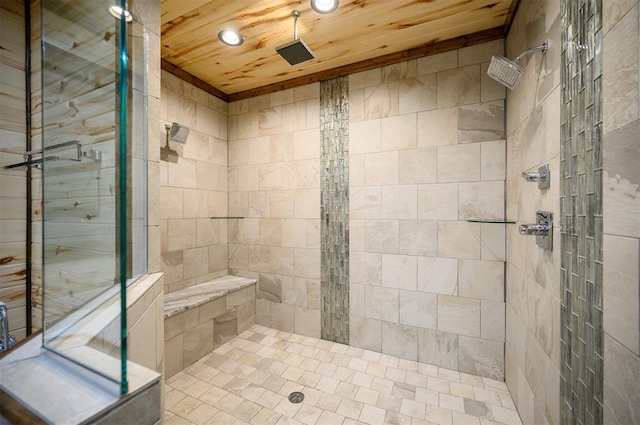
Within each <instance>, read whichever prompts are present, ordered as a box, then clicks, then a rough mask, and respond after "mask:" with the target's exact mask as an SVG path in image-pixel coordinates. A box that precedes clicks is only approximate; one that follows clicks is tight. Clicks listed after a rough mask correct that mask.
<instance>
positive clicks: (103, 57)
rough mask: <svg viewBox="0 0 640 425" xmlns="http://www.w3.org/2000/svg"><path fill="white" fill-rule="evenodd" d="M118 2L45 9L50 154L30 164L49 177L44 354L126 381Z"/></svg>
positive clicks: (80, 0)
mask: <svg viewBox="0 0 640 425" xmlns="http://www.w3.org/2000/svg"><path fill="white" fill-rule="evenodd" d="M113 4H114V2H105V1H96V0H75V1H55V2H50V1H43V2H42V3H41V5H42V117H43V118H42V120H43V123H42V127H43V131H42V134H43V137H42V144H43V148H42V150H41V152H34V153H33V155H32V159H34V158H36V155H39V158H41V159H42V173H43V205H42V214H43V257H44V260H43V267H44V270H43V272H44V276H43V278H44V282H45V284H44V299H43V329H44V346H45V347H46V348H48V349H51V350H54V351H56V352H57V353H59V354H61V355H63V356H65V357H67V358H69V359H71V360H72V361H74V362H77V363H80V364H83V365H85V366H88V367H90V368H91V369H93V370H95V371H97V372H99V373H101V374H102V375H104V376H107V377H109V378H111V379H113V380H115V381H117V382H120V380H121V379H124V376H122V371H121V362H120V360H119V357H120V355H121V343H122V342H121V341H122V336H123V335H124V334H123V332H122V330H121V328H120V307H121V305H120V304H121V300H120V299H119V297H120V260H121V258H120V255H119V253H120V250H119V248H118V247H119V237H118V235H119V234H121V233H120V232H121V231H122V232H123V233H122V234H123V235H127V234H128V231H127V228H126V216H125V217H122V218H123V220H120V218H121V217H120V216H121V213H120V212H119V209H120V199H121V198H120V197H119V183H118V182H119V177H120V174H119V173H120V170H119V163H120V161H126V156H124V157H123V156H121V154H120V152H119V149H120V141H119V138H120V137H121V136H124V134H123V132H122V131H121V126H120V123H121V122H122V116H121V115H120V113H119V108H120V99H121V98H120V95H119V93H118V89H119V70H120V69H121V68H120V66H121V64H120V61H121V59H122V57H121V54H120V51H119V47H118V46H119V40H120V35H119V33H120V32H119V26H120V20H119V19H117V18H115V17H114V16H113V15H112V14H110V12H109V7H110V6H111V5H113ZM125 71H127V70H126V68H125ZM124 78H128V76H127V75H124ZM122 95H128V93H123V94H122ZM128 112H130V111H127V113H128ZM125 116H126V114H125ZM131 170H132V168H131V167H130V166H129V167H128V168H127V173H128V174H129V173H131V172H132V171H131ZM127 177H129V176H127ZM130 199H131V198H130ZM129 211H130V209H129ZM129 274H130V273H128V275H129ZM96 349H98V350H96Z"/></svg>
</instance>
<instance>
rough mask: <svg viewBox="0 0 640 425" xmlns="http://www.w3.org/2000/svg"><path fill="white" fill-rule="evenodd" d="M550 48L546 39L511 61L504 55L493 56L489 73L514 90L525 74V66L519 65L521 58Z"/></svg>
mask: <svg viewBox="0 0 640 425" xmlns="http://www.w3.org/2000/svg"><path fill="white" fill-rule="evenodd" d="M548 48H549V46H548V44H547V42H546V41H545V42H544V43H543V44H542V45H541V46H537V47H532V48H531V49H527V50H525V51H524V52H522V53H520V54H519V55H518V56H517V57H516V58H515V59H514V60H512V61H510V60H509V59H507V58H505V57H504V56H491V62H490V63H489V69H488V70H487V75H488V76H489V77H491V78H493V79H494V80H496V81H497V82H499V83H500V84H502V85H503V86H505V87H507V88H509V89H511V90H513V88H514V87H515V86H516V85H517V84H518V82H519V81H520V78H521V77H522V74H524V68H522V67H520V66H518V62H520V59H522V58H523V57H525V56H526V55H528V54H529V53H533V52H539V51H542V52H543V53H545V52H546V51H547V49H548Z"/></svg>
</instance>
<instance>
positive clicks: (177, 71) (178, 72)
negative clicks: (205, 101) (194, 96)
mask: <svg viewBox="0 0 640 425" xmlns="http://www.w3.org/2000/svg"><path fill="white" fill-rule="evenodd" d="M160 67H161V68H162V69H163V70H165V71H167V72H168V73H169V74H173V75H175V76H176V77H178V78H180V79H181V80H184V81H186V82H187V83H189V84H193V85H194V86H196V87H197V88H199V89H201V90H204V91H206V92H207V93H209V94H212V95H214V96H215V97H217V98H218V99H222V100H224V101H225V102H229V95H227V94H226V93H225V92H223V91H221V90H218V89H217V88H215V87H213V86H212V85H211V84H209V83H207V82H205V81H202V80H201V79H200V78H198V77H196V76H194V75H191V74H189V73H188V72H187V71H185V70H184V69H182V68H179V67H177V66H175V65H174V64H172V63H171V62H169V61H168V60H166V59H160Z"/></svg>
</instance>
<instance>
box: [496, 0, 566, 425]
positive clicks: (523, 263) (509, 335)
mask: <svg viewBox="0 0 640 425" xmlns="http://www.w3.org/2000/svg"><path fill="white" fill-rule="evenodd" d="M559 7H560V6H559V2H557V1H553V0H544V1H541V2H522V3H521V5H520V7H519V9H518V12H517V14H516V16H515V18H514V21H513V25H512V27H511V30H510V32H509V35H508V37H507V41H506V46H507V49H506V53H507V55H506V56H508V57H509V58H514V57H515V56H517V55H518V54H520V53H521V52H522V51H524V50H525V49H527V48H530V47H534V46H537V45H540V44H542V42H544V41H545V40H546V39H548V40H549V46H550V48H549V51H548V52H547V53H546V54H545V55H544V56H543V55H541V54H540V53H537V54H534V55H529V56H527V57H526V59H524V60H523V61H521V62H520V64H521V65H524V66H525V67H526V71H525V73H524V76H523V77H522V80H521V81H520V83H519V85H518V86H517V87H516V89H515V90H510V91H508V94H507V191H506V196H507V217H508V218H509V219H511V220H515V221H516V222H517V223H518V224H520V223H532V222H535V212H536V211H537V210H544V211H551V212H553V213H554V215H555V217H556V218H557V217H558V212H559V192H558V190H559V189H558V187H559V186H558V183H559V178H558V172H559V153H560V72H559V66H560V22H559V13H560V10H559ZM543 164H550V165H551V188H550V189H547V190H542V191H541V190H540V189H538V187H537V184H536V183H528V182H526V181H525V180H524V179H523V178H522V177H521V173H522V172H523V171H537V167H539V166H540V165H543ZM534 239H535V238H533V237H528V236H522V235H520V234H518V229H517V226H513V225H511V226H507V266H506V284H507V288H506V298H507V300H506V301H507V304H506V324H507V326H506V352H505V360H506V361H505V363H506V370H505V372H506V381H507V385H508V387H509V391H510V392H511V394H512V396H513V399H514V401H515V403H516V405H517V407H518V411H519V412H520V416H521V418H522V421H523V423H524V424H525V425H530V424H543V423H548V424H556V425H558V424H559V398H560V394H559V389H560V371H559V365H560V287H559V285H560V277H559V270H560V235H559V232H558V231H555V232H554V240H553V245H554V248H553V251H546V250H543V249H541V248H540V247H538V246H537V245H536V243H535V240H534Z"/></svg>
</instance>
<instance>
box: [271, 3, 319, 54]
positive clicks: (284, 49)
mask: <svg viewBox="0 0 640 425" xmlns="http://www.w3.org/2000/svg"><path fill="white" fill-rule="evenodd" d="M291 16H293V41H291V42H289V43H287V44H283V45H282V46H279V47H276V52H278V53H279V54H280V56H282V57H283V58H284V59H285V60H286V61H287V62H289V64H290V65H297V64H299V63H302V62H306V61H308V60H311V59H313V58H314V57H315V56H314V55H313V52H312V51H311V49H310V48H309V46H307V45H306V44H305V42H304V41H302V39H301V38H298V17H300V12H299V11H297V10H294V11H293V12H291Z"/></svg>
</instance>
